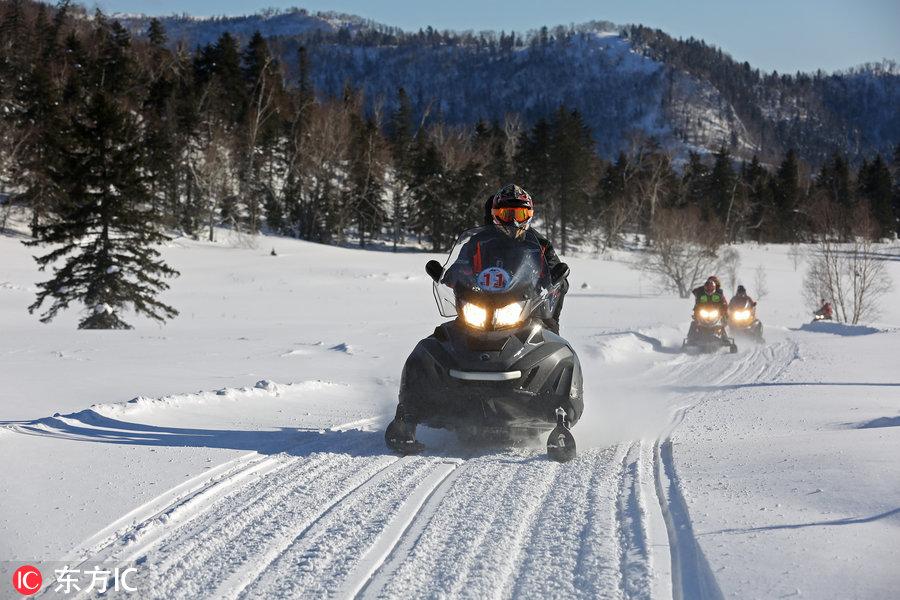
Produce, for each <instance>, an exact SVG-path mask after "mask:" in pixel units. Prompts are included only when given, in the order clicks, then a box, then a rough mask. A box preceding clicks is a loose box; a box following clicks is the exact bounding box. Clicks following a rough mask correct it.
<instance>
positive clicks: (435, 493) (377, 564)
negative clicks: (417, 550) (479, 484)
mask: <svg viewBox="0 0 900 600" xmlns="http://www.w3.org/2000/svg"><path fill="white" fill-rule="evenodd" d="M459 464H460V463H459V462H444V463H443V464H441V465H439V466H438V467H437V468H435V469H434V471H432V472H431V473H430V474H429V475H428V476H427V477H426V478H425V479H424V480H423V481H422V482H421V483H420V484H419V485H418V486H417V487H416V488H415V490H413V492H412V494H410V495H409V497H408V498H407V499H406V501H405V502H404V503H403V506H402V507H401V508H400V510H399V511H398V512H397V515H396V517H395V518H394V519H393V520H392V521H391V522H390V523H389V524H388V526H387V527H386V528H385V529H384V532H383V533H382V534H381V535H379V536H378V537H377V538H376V540H375V542H374V544H372V546H371V547H370V548H369V550H368V551H367V552H366V554H365V555H364V556H363V557H362V558H361V559H360V561H359V562H358V563H357V565H356V567H355V568H354V569H353V571H352V572H351V573H350V574H349V575H348V576H347V578H346V580H345V582H344V585H343V586H341V587H340V588H339V589H338V590H337V593H336V594H335V595H336V596H337V597H339V598H352V597H356V596H357V595H358V594H359V592H360V591H361V590H363V589H364V588H368V587H369V584H370V580H373V579H374V576H375V574H376V573H380V572H381V571H382V570H385V574H387V572H389V567H390V563H389V562H388V558H389V557H391V556H392V555H394V554H395V553H396V554H397V556H398V558H399V559H400V560H402V559H404V558H405V556H404V554H403V552H402V548H403V545H401V543H400V542H401V540H403V539H404V538H405V537H407V536H406V534H407V532H408V531H409V530H410V529H411V527H412V525H413V523H417V524H422V526H424V524H426V523H428V522H429V521H430V519H431V516H432V515H433V514H434V511H435V509H436V507H437V504H438V502H439V501H440V500H439V498H442V497H443V495H442V494H440V493H439V491H440V490H441V489H445V488H446V486H447V485H451V484H452V483H453V481H454V480H455V479H456V476H458V474H459V471H458V466H459ZM420 529H421V527H420ZM398 550H399V551H398ZM384 566H387V567H388V569H383V567H384ZM375 585H377V583H376V584H375ZM375 589H377V587H376V588H375ZM364 597H365V596H364Z"/></svg>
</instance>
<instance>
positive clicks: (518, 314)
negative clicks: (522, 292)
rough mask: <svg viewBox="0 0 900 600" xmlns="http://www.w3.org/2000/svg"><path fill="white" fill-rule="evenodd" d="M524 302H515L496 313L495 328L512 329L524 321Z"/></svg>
mask: <svg viewBox="0 0 900 600" xmlns="http://www.w3.org/2000/svg"><path fill="white" fill-rule="evenodd" d="M524 305H525V303H524V302H513V303H512V304H507V305H506V306H504V307H503V308H498V309H497V310H495V311H494V327H511V326H513V325H516V324H517V323H519V322H520V321H521V320H522V309H523V308H524V307H525V306H524Z"/></svg>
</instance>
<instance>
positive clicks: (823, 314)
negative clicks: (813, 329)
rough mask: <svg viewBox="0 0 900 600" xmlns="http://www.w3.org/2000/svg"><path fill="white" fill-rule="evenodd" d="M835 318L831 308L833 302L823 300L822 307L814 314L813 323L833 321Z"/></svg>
mask: <svg viewBox="0 0 900 600" xmlns="http://www.w3.org/2000/svg"><path fill="white" fill-rule="evenodd" d="M833 316H834V310H833V309H832V308H831V302H825V300H824V299H823V300H822V307H821V308H819V310H817V311H815V312H814V313H813V323H815V322H816V321H831V320H832V318H833Z"/></svg>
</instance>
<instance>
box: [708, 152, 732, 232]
mask: <svg viewBox="0 0 900 600" xmlns="http://www.w3.org/2000/svg"><path fill="white" fill-rule="evenodd" d="M714 156H715V162H714V163H713V168H712V171H711V172H710V174H709V182H708V188H707V193H708V198H709V201H710V204H711V207H710V208H711V209H712V214H714V215H715V216H716V217H717V218H718V220H719V221H720V222H721V223H724V224H725V228H726V234H727V235H728V237H729V239H730V240H733V239H734V235H733V231H734V230H733V228H732V226H733V223H731V212H732V209H733V204H734V199H735V193H736V177H735V173H734V168H733V167H732V165H731V153H730V152H729V151H728V149H727V148H725V146H722V147H720V148H719V150H718V151H717V152H716V153H715V155H714Z"/></svg>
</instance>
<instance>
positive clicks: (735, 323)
mask: <svg viewBox="0 0 900 600" xmlns="http://www.w3.org/2000/svg"><path fill="white" fill-rule="evenodd" d="M728 331H729V332H731V335H732V336H733V337H737V336H746V337H749V338H752V339H753V340H755V341H756V342H757V343H760V344H763V343H765V340H764V339H763V324H762V321H760V320H759V319H757V318H756V306H755V305H754V304H753V303H751V302H749V301H745V302H744V303H743V304H736V303H734V301H733V300H732V303H731V304H729V305H728Z"/></svg>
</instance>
